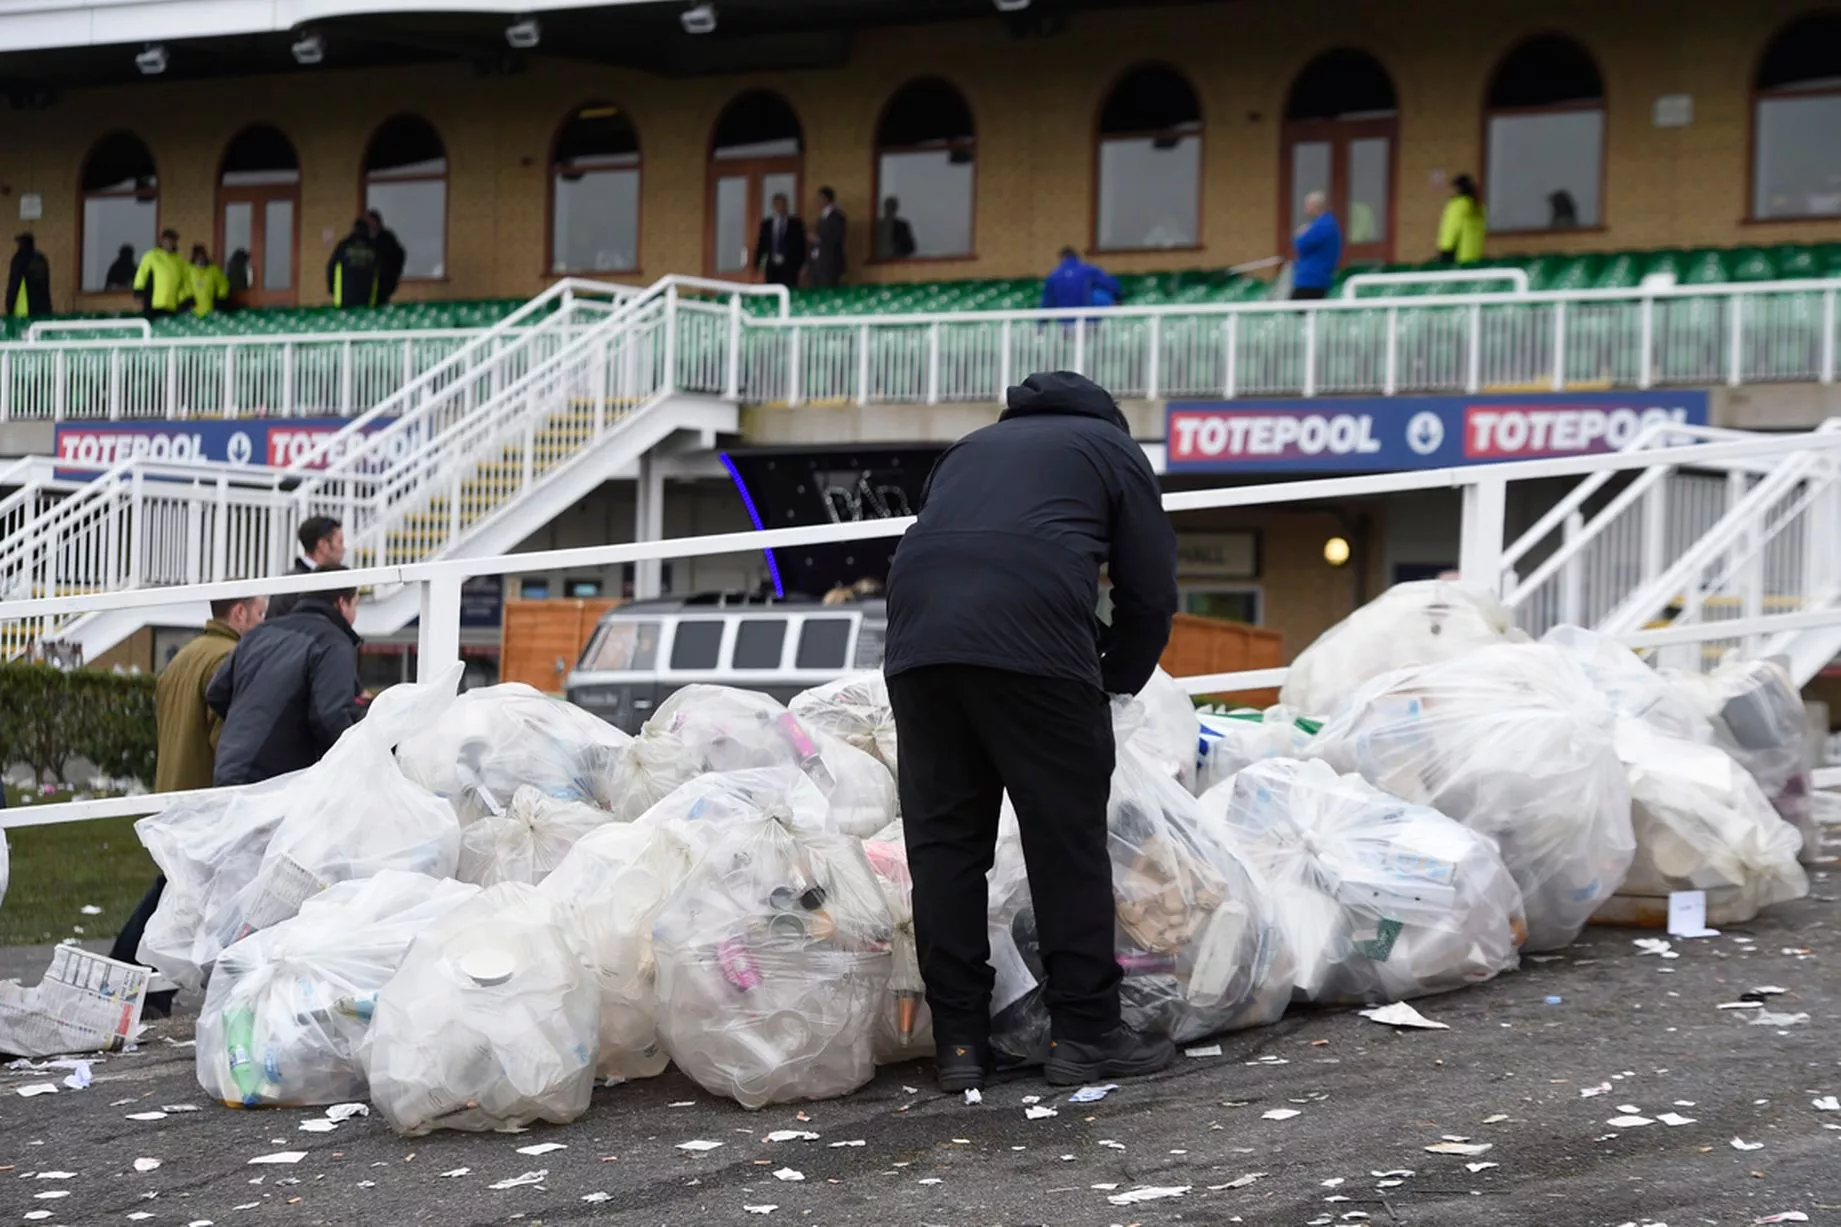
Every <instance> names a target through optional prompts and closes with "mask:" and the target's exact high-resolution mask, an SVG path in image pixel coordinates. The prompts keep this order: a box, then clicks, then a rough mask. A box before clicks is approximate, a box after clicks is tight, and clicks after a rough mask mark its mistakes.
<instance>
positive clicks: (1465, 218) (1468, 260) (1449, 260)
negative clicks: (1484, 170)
mask: <svg viewBox="0 0 1841 1227" xmlns="http://www.w3.org/2000/svg"><path fill="white" fill-rule="evenodd" d="M1484 223H1485V214H1484V212H1483V202H1482V201H1480V200H1478V199H1477V181H1476V180H1475V179H1472V178H1471V177H1470V176H1469V175H1459V176H1458V177H1457V178H1455V179H1453V180H1452V181H1451V199H1450V200H1447V201H1446V202H1445V213H1444V216H1443V217H1441V218H1440V219H1439V222H1438V259H1439V261H1440V263H1443V264H1475V263H1476V262H1477V261H1478V260H1481V259H1482V258H1483V235H1484V230H1485V225H1484Z"/></svg>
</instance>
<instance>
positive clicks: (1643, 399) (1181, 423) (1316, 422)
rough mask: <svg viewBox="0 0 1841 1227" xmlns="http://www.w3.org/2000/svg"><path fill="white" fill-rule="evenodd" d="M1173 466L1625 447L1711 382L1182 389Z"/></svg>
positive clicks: (1696, 416) (1364, 464)
mask: <svg viewBox="0 0 1841 1227" xmlns="http://www.w3.org/2000/svg"><path fill="white" fill-rule="evenodd" d="M1166 418H1167V422H1166V424H1167V430H1168V433H1167V434H1166V436H1165V439H1166V446H1167V448H1168V456H1169V460H1168V464H1169V471H1170V472H1173V473H1176V472H1184V471H1189V472H1217V473H1218V472H1235V473H1247V472H1310V473H1377V472H1390V471H1395V470H1400V469H1427V468H1443V467H1447V466H1451V465H1463V464H1487V463H1490V462H1492V461H1498V460H1537V459H1541V458H1543V457H1554V456H1583V455H1588V454H1590V453H1593V452H1608V451H1615V450H1617V449H1618V448H1620V447H1623V446H1624V445H1625V444H1626V443H1628V442H1630V440H1632V439H1634V438H1635V437H1636V436H1637V434H1638V433H1639V432H1640V431H1641V430H1642V429H1643V428H1644V427H1645V426H1648V425H1650V424H1652V423H1655V422H1673V423H1676V424H1677V425H1683V426H1704V425H1706V423H1707V394H1706V393H1705V392H1688V391H1684V392H1628V393H1596V392H1593V393H1571V394H1552V395H1528V396H1417V397H1413V396H1402V397H1391V396H1390V397H1372V398H1361V399H1349V400H1309V401H1299V400H1274V401H1243V400H1235V401H1172V402H1171V403H1170V406H1169V409H1168V412H1167V415H1166Z"/></svg>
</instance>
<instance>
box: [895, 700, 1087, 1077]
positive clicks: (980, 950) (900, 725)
mask: <svg viewBox="0 0 1841 1227" xmlns="http://www.w3.org/2000/svg"><path fill="white" fill-rule="evenodd" d="M888 685H889V701H890V704H891V706H892V707H893V709H894V714H895V735H896V738H897V740H898V741H899V742H900V743H901V814H902V825H903V828H904V830H905V831H906V834H907V844H908V871H909V872H910V873H911V874H912V875H913V878H914V936H915V942H916V945H917V946H918V948H919V953H920V969H921V976H922V978H923V979H925V980H926V982H927V1004H928V1005H929V1006H930V1007H931V1008H932V1011H933V1030H934V1036H935V1038H936V1040H938V1041H939V1042H940V1043H950V1044H965V1043H983V1042H984V1041H985V1039H986V1038H987V1037H988V1036H989V1034H990V1015H991V987H992V983H993V981H994V978H995V977H994V975H993V973H992V971H991V945H990V935H989V930H988V928H987V921H986V916H987V913H988V910H989V904H988V900H987V888H986V884H985V874H986V873H988V872H989V871H990V868H991V863H992V860H993V858H994V857H995V855H996V848H997V820H998V815H999V813H1000V811H1001V809H1002V806H1003V797H1004V793H1005V792H1006V791H1008V792H1009V794H1010V801H1011V804H1012V805H1013V806H1014V807H1015V809H1016V817H1017V824H1018V826H1019V827H1020V828H1021V832H1022V838H1023V857H1024V860H1025V861H1026V862H1027V865H1028V871H1029V894H1030V897H1031V899H1032V900H1033V902H1034V905H1035V915H1036V929H1037V934H1038V936H1039V937H1040V939H1041V943H1042V964H1043V969H1044V971H1046V972H1047V977H1048V982H1047V985H1046V988H1045V990H1044V993H1043V999H1044V1001H1045V1002H1046V1004H1047V1006H1048V1010H1049V1016H1050V1018H1051V1019H1052V1020H1053V1023H1054V1029H1055V1034H1056V1035H1057V1036H1058V1037H1060V1038H1063V1039H1070V1040H1092V1039H1097V1038H1099V1037H1100V1036H1102V1035H1104V1034H1105V1033H1106V1032H1107V1031H1110V1030H1111V1029H1112V1028H1113V1027H1115V1026H1117V1025H1118V1022H1119V975H1120V973H1119V964H1118V958H1117V955H1116V954H1115V952H1114V947H1113V929H1114V924H1115V921H1114V916H1113V903H1112V865H1111V862H1110V860H1109V859H1108V857H1107V855H1106V803H1107V798H1108V796H1109V794H1110V792H1111V787H1112V765H1113V744H1112V711H1111V706H1110V704H1109V703H1108V702H1107V699H1106V696H1105V695H1104V694H1103V693H1101V691H1100V690H1099V688H1098V687H1096V686H1093V685H1090V684H1088V683H1085V682H1077V681H1070V680H1064V679H1059V678H1046V677H1031V676H1028V675H1025V674H1021V673H1008V672H1005V671H1003V670H1001V669H985V668H978V667H975V666H970V665H940V666H933V667H929V668H922V669H913V670H910V671H908V672H905V673H898V674H896V675H895V676H894V677H891V678H889V680H888Z"/></svg>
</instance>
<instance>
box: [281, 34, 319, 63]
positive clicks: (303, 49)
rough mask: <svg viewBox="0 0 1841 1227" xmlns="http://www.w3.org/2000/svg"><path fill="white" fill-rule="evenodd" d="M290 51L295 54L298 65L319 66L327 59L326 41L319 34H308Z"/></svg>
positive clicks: (296, 42)
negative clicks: (318, 64)
mask: <svg viewBox="0 0 1841 1227" xmlns="http://www.w3.org/2000/svg"><path fill="white" fill-rule="evenodd" d="M288 50H289V51H292V52H293V53H294V62H295V63H296V64H317V63H319V62H320V61H321V60H323V59H325V58H326V40H325V39H323V38H321V37H320V36H319V35H317V34H308V35H305V36H304V37H301V38H298V39H296V40H295V41H294V45H293V46H292V47H289V48H288Z"/></svg>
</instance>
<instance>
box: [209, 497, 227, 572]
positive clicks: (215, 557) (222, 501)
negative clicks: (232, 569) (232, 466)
mask: <svg viewBox="0 0 1841 1227" xmlns="http://www.w3.org/2000/svg"><path fill="white" fill-rule="evenodd" d="M229 553H230V479H229V478H228V477H227V476H225V475H224V474H222V473H219V474H218V475H217V517H216V519H215V520H214V521H213V522H212V524H211V582H212V583H217V582H218V581H220V580H222V579H223V578H224V575H225V570H226V568H225V565H224V563H225V560H226V559H227V558H228V557H229Z"/></svg>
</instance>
